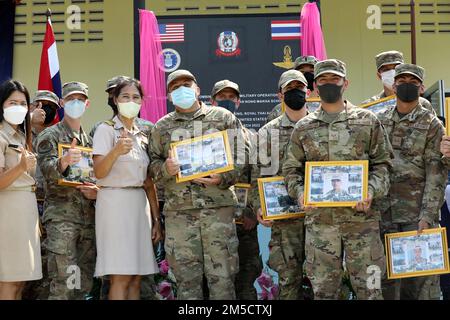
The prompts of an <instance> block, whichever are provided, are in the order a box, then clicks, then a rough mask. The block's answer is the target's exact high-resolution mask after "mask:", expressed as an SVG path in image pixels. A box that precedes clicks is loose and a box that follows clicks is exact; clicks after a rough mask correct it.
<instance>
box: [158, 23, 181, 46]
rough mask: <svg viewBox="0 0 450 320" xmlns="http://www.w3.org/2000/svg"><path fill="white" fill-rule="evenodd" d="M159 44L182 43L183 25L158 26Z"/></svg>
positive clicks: (168, 24)
mask: <svg viewBox="0 0 450 320" xmlns="http://www.w3.org/2000/svg"><path fill="white" fill-rule="evenodd" d="M158 27H159V40H160V41H161V42H184V23H167V24H159V25H158Z"/></svg>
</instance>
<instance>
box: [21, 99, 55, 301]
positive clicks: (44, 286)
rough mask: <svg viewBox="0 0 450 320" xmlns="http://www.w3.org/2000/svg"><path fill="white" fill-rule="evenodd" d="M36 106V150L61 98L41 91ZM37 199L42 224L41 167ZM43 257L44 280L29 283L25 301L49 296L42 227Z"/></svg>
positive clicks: (53, 118)
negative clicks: (38, 141)
mask: <svg viewBox="0 0 450 320" xmlns="http://www.w3.org/2000/svg"><path fill="white" fill-rule="evenodd" d="M32 104H33V106H34V108H35V109H34V113H33V120H34V122H33V121H32V123H31V125H32V129H31V130H32V134H33V149H35V150H36V147H37V146H36V141H37V137H38V135H39V134H40V133H41V132H42V131H43V130H44V129H45V128H48V127H50V126H52V125H53V124H54V122H55V118H56V114H57V111H58V109H59V108H60V106H59V98H58V96H57V95H56V94H54V93H53V92H51V91H48V90H39V91H37V92H36V94H35V97H34V99H33V102H32ZM41 116H42V121H36V120H37V119H39V117H41ZM35 180H36V199H37V203H38V210H39V217H40V219H41V222H42V218H43V213H44V199H45V189H44V183H45V179H44V176H43V175H42V172H41V169H40V168H39V166H36V176H35ZM41 226H42V225H41ZM41 232H42V235H41V241H42V247H41V256H42V273H43V278H42V279H41V280H39V281H31V282H28V283H27V285H26V286H25V288H24V291H23V298H24V299H30V300H31V299H33V300H34V299H39V300H46V299H47V298H48V295H49V287H50V284H49V281H48V273H47V251H46V249H45V246H44V245H43V244H44V240H45V238H46V234H45V229H44V228H43V227H42V229H41Z"/></svg>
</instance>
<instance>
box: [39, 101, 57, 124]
mask: <svg viewBox="0 0 450 320" xmlns="http://www.w3.org/2000/svg"><path fill="white" fill-rule="evenodd" d="M56 109H57V107H56V106H54V105H51V104H45V105H43V106H42V110H44V111H45V120H44V125H49V124H50V123H52V122H53V120H55V116H56Z"/></svg>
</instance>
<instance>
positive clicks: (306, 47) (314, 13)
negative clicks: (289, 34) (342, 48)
mask: <svg viewBox="0 0 450 320" xmlns="http://www.w3.org/2000/svg"><path fill="white" fill-rule="evenodd" d="M300 28H301V31H302V39H301V41H300V42H301V44H300V45H301V54H302V56H314V57H316V58H317V59H319V60H325V59H327V52H326V49H325V42H324V40H323V34H322V28H321V26H320V12H319V8H317V4H316V3H315V2H308V3H305V4H304V5H303V8H302V12H301V13H300Z"/></svg>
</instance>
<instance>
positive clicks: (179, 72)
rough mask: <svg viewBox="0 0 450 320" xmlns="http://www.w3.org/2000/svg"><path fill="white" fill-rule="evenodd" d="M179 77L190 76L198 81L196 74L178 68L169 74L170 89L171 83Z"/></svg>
mask: <svg viewBox="0 0 450 320" xmlns="http://www.w3.org/2000/svg"><path fill="white" fill-rule="evenodd" d="M178 78H189V79H191V80H193V81H194V82H195V83H197V79H195V77H194V75H193V74H192V73H190V72H189V71H188V70H183V69H180V70H176V71H174V72H172V73H171V74H169V75H168V76H167V89H169V85H170V83H171V82H172V81H175V80H176V79H178Z"/></svg>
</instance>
